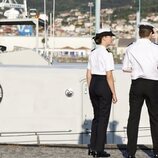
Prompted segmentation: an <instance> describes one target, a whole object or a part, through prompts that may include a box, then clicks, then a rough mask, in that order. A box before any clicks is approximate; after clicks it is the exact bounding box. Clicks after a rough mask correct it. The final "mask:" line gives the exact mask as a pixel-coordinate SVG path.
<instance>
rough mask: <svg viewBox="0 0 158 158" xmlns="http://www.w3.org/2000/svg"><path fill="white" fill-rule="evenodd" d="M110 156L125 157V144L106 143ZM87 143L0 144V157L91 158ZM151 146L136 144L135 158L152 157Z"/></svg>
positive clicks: (115, 157)
mask: <svg viewBox="0 0 158 158" xmlns="http://www.w3.org/2000/svg"><path fill="white" fill-rule="evenodd" d="M105 148H106V151H107V152H108V153H110V154H111V158H126V146H125V145H115V144H113V145H106V146H105ZM87 153H88V150H87V145H76V144H52V145H15V144H0V158H91V157H92V156H88V154H87ZM152 157H153V153H152V146H150V145H138V150H137V153H136V158H152Z"/></svg>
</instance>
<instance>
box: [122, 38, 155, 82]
mask: <svg viewBox="0 0 158 158" xmlns="http://www.w3.org/2000/svg"><path fill="white" fill-rule="evenodd" d="M122 69H123V70H125V71H128V70H130V69H131V77H132V79H133V80H134V79H137V78H144V79H151V80H158V45H156V44H154V43H153V42H151V41H150V40H149V39H146V38H142V39H138V40H137V41H136V42H134V43H133V44H131V45H130V46H129V47H127V49H126V53H125V57H124V60H123V67H122Z"/></svg>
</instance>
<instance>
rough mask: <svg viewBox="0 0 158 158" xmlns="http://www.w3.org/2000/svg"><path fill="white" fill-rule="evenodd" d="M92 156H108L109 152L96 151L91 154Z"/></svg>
mask: <svg viewBox="0 0 158 158" xmlns="http://www.w3.org/2000/svg"><path fill="white" fill-rule="evenodd" d="M93 157H110V154H109V153H107V152H105V151H102V152H96V154H95V155H93Z"/></svg>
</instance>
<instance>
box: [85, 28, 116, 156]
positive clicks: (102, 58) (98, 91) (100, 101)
mask: <svg viewBox="0 0 158 158" xmlns="http://www.w3.org/2000/svg"><path fill="white" fill-rule="evenodd" d="M112 36H114V34H113V33H112V31H111V30H110V29H109V28H107V29H100V30H99V32H98V33H97V34H96V36H95V37H94V38H93V39H94V41H95V43H96V44H97V48H96V49H94V50H93V51H92V52H91V53H90V55H89V61H88V68H87V74H86V78H87V83H88V85H89V95H90V99H91V103H92V106H93V112H94V119H93V121H92V126H91V139H90V147H89V152H88V154H89V155H93V157H110V154H108V153H107V152H105V151H104V144H105V143H106V131H107V126H108V122H109V115H110V110H111V103H112V101H113V103H116V102H117V97H116V93H115V87H114V79H113V74H112V71H113V70H114V60H113V56H112V53H109V52H108V51H107V50H106V48H107V47H108V46H109V45H110V44H111V43H112Z"/></svg>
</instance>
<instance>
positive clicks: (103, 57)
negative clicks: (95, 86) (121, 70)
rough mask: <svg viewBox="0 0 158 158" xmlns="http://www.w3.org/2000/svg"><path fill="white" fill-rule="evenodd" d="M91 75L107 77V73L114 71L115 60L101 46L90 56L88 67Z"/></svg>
mask: <svg viewBox="0 0 158 158" xmlns="http://www.w3.org/2000/svg"><path fill="white" fill-rule="evenodd" d="M87 68H88V69H89V70H91V74H96V75H106V72H107V71H110V70H114V60H113V56H112V53H109V52H108V51H107V50H106V48H105V47H104V46H102V45H99V46H98V47H97V48H96V49H95V50H93V51H92V52H91V53H90V54H89V60H88V67H87Z"/></svg>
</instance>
